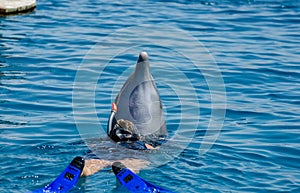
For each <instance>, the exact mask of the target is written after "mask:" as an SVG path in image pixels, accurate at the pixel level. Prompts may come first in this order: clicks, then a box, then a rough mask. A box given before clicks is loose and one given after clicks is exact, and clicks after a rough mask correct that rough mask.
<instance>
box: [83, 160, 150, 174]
mask: <svg viewBox="0 0 300 193" xmlns="http://www.w3.org/2000/svg"><path fill="white" fill-rule="evenodd" d="M116 161H119V162H122V163H123V164H124V165H126V167H128V168H129V169H131V170H132V171H134V172H135V173H138V172H139V171H140V170H141V169H143V168H145V167H147V165H149V163H150V162H148V161H145V160H140V159H133V158H126V159H123V160H116ZM112 163H113V162H112V161H108V160H101V159H88V160H85V163H84V168H83V171H82V174H81V176H89V175H92V174H94V173H96V172H98V171H100V170H102V169H103V168H106V167H110V166H111V165H112Z"/></svg>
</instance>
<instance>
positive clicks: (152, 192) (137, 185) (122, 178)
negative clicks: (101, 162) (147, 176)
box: [112, 162, 174, 193]
mask: <svg viewBox="0 0 300 193" xmlns="http://www.w3.org/2000/svg"><path fill="white" fill-rule="evenodd" d="M112 170H113V172H114V173H115V175H116V177H117V179H118V181H119V182H120V183H121V185H122V186H123V187H125V188H126V189H127V190H128V191H129V192H132V193H174V192H172V191H170V190H166V189H164V188H161V187H158V186H156V185H154V184H151V183H149V182H147V181H145V180H144V179H142V178H141V177H139V176H138V175H136V174H135V173H133V172H132V171H131V170H129V169H128V168H126V167H125V166H124V165H123V164H122V163H120V162H114V163H113V165H112Z"/></svg>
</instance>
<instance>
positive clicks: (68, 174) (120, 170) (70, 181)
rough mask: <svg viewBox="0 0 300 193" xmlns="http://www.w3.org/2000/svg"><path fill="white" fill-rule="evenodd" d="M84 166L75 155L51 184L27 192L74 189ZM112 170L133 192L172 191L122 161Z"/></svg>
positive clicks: (160, 192) (82, 160) (37, 192)
mask: <svg viewBox="0 0 300 193" xmlns="http://www.w3.org/2000/svg"><path fill="white" fill-rule="evenodd" d="M83 168H84V159H83V158H82V157H75V158H74V159H73V160H72V162H71V163H70V164H69V165H68V166H67V167H66V169H65V170H64V171H63V172H62V173H61V174H60V175H59V176H58V177H57V178H56V179H55V180H54V181H53V182H52V183H50V184H48V185H47V186H45V187H44V188H41V189H38V190H34V191H31V192H27V193H66V192H69V191H70V190H71V189H73V188H74V187H75V186H76V184H77V182H78V179H79V178H80V175H81V173H82V170H83ZM112 170H113V172H114V174H115V175H116V178H117V179H118V181H119V182H120V184H121V185H122V186H123V187H124V188H126V189H127V190H128V191H129V192H132V193H172V192H171V191H169V190H166V189H163V188H160V187H158V186H155V185H153V184H151V183H149V182H147V181H145V180H143V179H142V178H141V177H139V176H138V175H136V174H135V173H134V172H132V171H131V170H129V169H128V168H126V167H125V166H124V165H123V164H122V163H120V162H115V163H113V165H112Z"/></svg>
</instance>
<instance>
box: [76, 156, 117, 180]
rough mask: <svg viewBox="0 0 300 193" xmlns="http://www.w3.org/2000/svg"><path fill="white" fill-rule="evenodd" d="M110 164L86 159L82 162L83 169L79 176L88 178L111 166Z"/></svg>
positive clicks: (105, 161) (99, 160)
mask: <svg viewBox="0 0 300 193" xmlns="http://www.w3.org/2000/svg"><path fill="white" fill-rule="evenodd" d="M111 164H112V162H111V161H107V160H101V159H88V160H85V162H84V168H83V171H82V174H81V176H89V175H92V174H94V173H96V172H98V171H100V170H102V169H103V168H106V167H109V166H111Z"/></svg>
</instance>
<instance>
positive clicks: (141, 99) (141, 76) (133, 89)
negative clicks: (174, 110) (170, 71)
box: [115, 52, 167, 136]
mask: <svg viewBox="0 0 300 193" xmlns="http://www.w3.org/2000/svg"><path fill="white" fill-rule="evenodd" d="M115 103H116V105H117V106H118V111H117V113H116V119H117V120H118V119H124V120H127V121H130V122H132V123H133V124H134V125H135V126H136V127H137V130H138V132H139V133H140V134H141V135H142V136H150V135H166V134H167V130H166V125H165V118H164V113H163V109H162V103H161V100H160V96H159V93H158V90H157V87H156V84H155V82H154V79H153V77H152V75H151V72H150V64H149V57H148V54H147V52H141V53H140V55H139V57H138V60H137V63H136V66H135V69H134V72H133V73H132V74H131V76H130V77H129V78H128V79H127V81H126V82H125V83H124V85H123V87H122V88H121V90H120V92H119V93H118V95H117V97H116V100H115Z"/></svg>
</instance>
